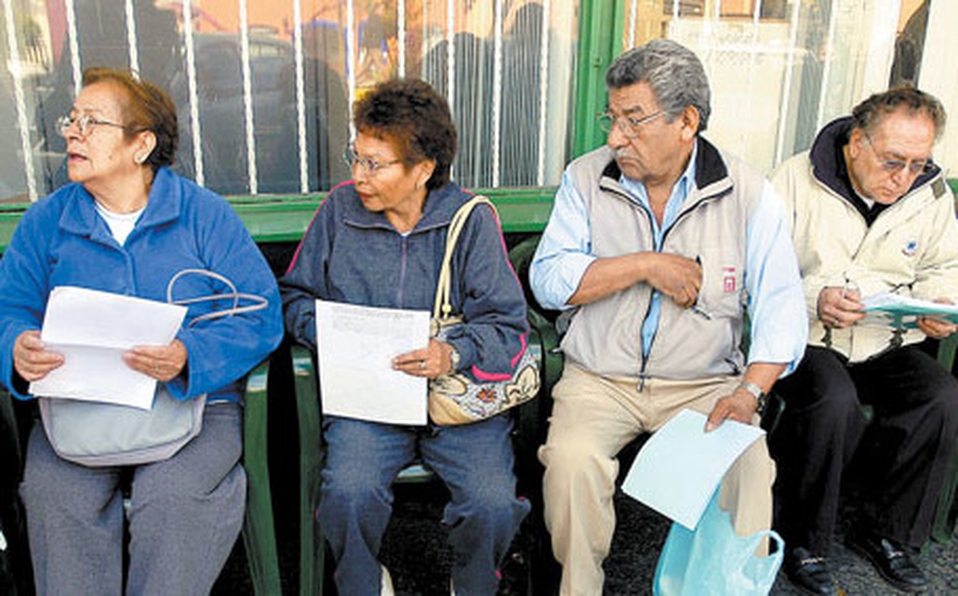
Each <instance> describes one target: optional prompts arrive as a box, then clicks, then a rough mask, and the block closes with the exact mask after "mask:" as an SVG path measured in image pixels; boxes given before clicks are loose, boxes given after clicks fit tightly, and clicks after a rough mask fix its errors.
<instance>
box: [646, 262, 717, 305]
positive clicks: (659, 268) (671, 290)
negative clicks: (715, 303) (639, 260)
mask: <svg viewBox="0 0 958 596" xmlns="http://www.w3.org/2000/svg"><path fill="white" fill-rule="evenodd" d="M642 256H643V258H646V259H649V269H648V277H647V281H648V283H649V285H651V286H652V287H653V288H655V289H656V290H658V291H659V292H661V293H662V294H664V295H666V296H668V297H669V298H671V299H672V301H673V302H675V303H676V304H677V305H679V306H681V307H682V308H690V307H691V306H693V305H694V304H695V301H696V300H698V297H699V290H700V289H701V288H702V266H701V265H699V263H698V262H696V261H695V260H693V259H689V258H687V257H683V256H680V255H676V254H671V253H643V255H642Z"/></svg>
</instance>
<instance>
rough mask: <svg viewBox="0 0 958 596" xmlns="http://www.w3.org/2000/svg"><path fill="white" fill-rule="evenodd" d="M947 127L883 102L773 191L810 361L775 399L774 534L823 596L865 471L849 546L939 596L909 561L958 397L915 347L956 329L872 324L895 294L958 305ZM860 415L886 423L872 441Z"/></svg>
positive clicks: (898, 101)
mask: <svg viewBox="0 0 958 596" xmlns="http://www.w3.org/2000/svg"><path fill="white" fill-rule="evenodd" d="M944 124H945V111H944V108H943V107H942V106H941V104H940V103H939V102H938V100H937V99H935V98H934V97H932V96H930V95H928V94H926V93H922V92H921V91H918V90H916V89H910V88H898V89H892V90H890V91H886V92H884V93H878V94H875V95H873V96H871V97H870V98H868V99H867V100H865V101H864V102H862V103H861V104H859V105H858V106H857V107H856V108H855V109H854V110H853V111H852V115H851V116H848V117H844V118H839V119H838V120H835V121H834V122H832V123H830V124H828V125H827V126H825V128H824V129H822V131H821V132H820V133H819V134H818V136H817V138H816V139H815V141H814V143H813V144H812V148H811V150H810V151H808V152H805V153H802V154H800V155H797V156H795V157H793V158H791V159H789V160H787V161H786V162H785V163H783V164H782V165H781V166H780V167H779V168H778V170H777V171H776V172H775V173H774V175H773V176H772V182H773V183H774V185H775V187H776V189H777V190H778V191H779V192H780V193H781V195H782V198H783V200H784V202H785V205H786V211H787V213H788V216H789V224H790V225H791V228H792V238H793V240H794V242H795V250H796V252H797V254H798V259H799V266H800V268H801V271H802V277H803V280H804V289H805V301H806V304H807V311H808V317H807V318H808V320H809V346H808V348H807V350H806V352H805V358H804V360H803V361H802V363H801V364H800V365H799V367H798V369H797V370H796V371H795V374H793V375H792V376H790V377H789V378H788V379H785V380H783V381H782V382H781V383H779V385H777V386H776V391H778V392H779V393H780V394H781V395H782V396H783V397H784V399H785V403H786V408H785V413H784V415H783V417H782V419H781V421H780V423H779V426H778V429H777V430H776V432H775V433H774V434H773V435H772V437H771V440H770V443H769V445H770V447H771V449H772V455H773V456H774V457H775V461H776V462H777V464H778V469H779V475H778V480H777V482H776V486H775V496H776V499H777V501H778V504H779V505H780V506H781V507H780V508H779V509H780V513H779V515H778V517H777V518H776V522H775V526H776V529H778V530H779V532H780V533H781V534H782V535H783V536H784V538H785V543H786V545H787V550H786V557H785V563H784V567H785V571H786V573H787V574H788V576H789V578H790V579H791V580H792V582H793V583H795V584H797V585H799V586H801V587H802V588H804V589H805V590H807V591H809V592H811V593H815V594H835V593H836V592H837V587H836V586H835V583H834V581H833V578H832V575H831V571H830V569H829V567H828V562H827V559H826V557H827V556H828V554H829V546H830V545H831V542H832V538H833V533H834V529H835V521H836V516H837V511H838V499H839V488H840V486H841V483H842V480H843V477H844V472H845V470H846V468H847V467H848V466H849V464H850V463H851V462H852V459H853V456H856V457H857V463H860V464H861V468H860V470H861V474H860V476H861V478H862V480H864V481H865V483H864V486H863V490H862V493H861V495H862V497H863V502H862V503H861V518H860V519H858V520H857V521H856V523H855V525H854V527H853V531H852V532H851V533H850V534H849V535H848V536H847V539H848V542H849V546H851V547H852V548H853V549H855V550H857V551H858V552H860V553H862V554H863V555H865V556H866V557H867V558H868V559H870V560H871V561H872V562H873V563H874V564H875V566H876V568H877V569H878V571H879V572H880V573H881V574H882V576H883V577H884V578H885V579H886V580H888V581H889V582H890V583H891V584H893V585H894V586H896V587H898V588H900V589H903V590H921V589H922V588H924V587H925V586H926V584H927V581H926V578H925V576H924V574H923V573H922V571H921V569H920V568H919V567H918V566H917V565H916V564H915V562H914V561H913V560H912V555H914V554H915V553H916V552H917V549H918V548H919V547H920V546H921V545H922V544H924V543H925V541H926V540H927V539H928V535H929V533H930V531H931V523H932V517H933V515H934V513H935V504H936V502H937V499H938V492H939V490H940V488H941V482H942V479H943V476H944V473H945V469H946V467H947V464H948V458H949V456H950V454H951V451H952V449H953V448H954V444H955V435H956V431H958V383H956V381H955V379H954V377H952V376H951V374H950V373H948V372H947V371H945V370H943V369H942V368H941V367H940V366H939V365H938V363H937V362H935V360H934V359H933V358H932V357H930V356H929V355H927V354H926V353H925V352H923V351H922V350H921V349H920V348H919V347H918V346H917V344H918V343H919V342H921V341H923V340H924V339H925V338H926V337H934V338H944V337H946V336H948V335H950V334H951V333H953V332H954V331H955V325H953V324H952V323H950V322H948V321H943V320H939V319H936V318H926V319H918V320H917V326H915V325H914V323H913V324H912V325H911V326H910V327H906V326H903V325H901V324H900V322H892V321H889V320H886V319H876V318H875V317H869V316H866V314H865V313H864V312H862V309H863V307H864V304H863V301H864V300H865V298H868V297H872V296H875V295H878V294H882V293H892V294H894V295H897V296H901V297H909V298H921V299H924V300H928V301H942V302H953V301H956V300H958V224H956V222H955V207H954V198H953V197H952V194H951V191H950V190H949V189H948V185H947V184H946V183H945V180H944V178H943V173H942V171H941V169H940V168H939V167H938V166H937V165H935V164H934V163H933V162H932V161H931V151H932V146H933V145H934V142H935V139H936V138H937V136H938V135H940V134H941V132H942V129H943V127H944ZM862 404H871V405H872V408H873V410H874V414H875V416H874V421H873V422H872V423H871V424H870V425H868V427H867V428H866V425H865V418H864V416H863V415H862V409H861V405H862ZM856 450H857V454H856Z"/></svg>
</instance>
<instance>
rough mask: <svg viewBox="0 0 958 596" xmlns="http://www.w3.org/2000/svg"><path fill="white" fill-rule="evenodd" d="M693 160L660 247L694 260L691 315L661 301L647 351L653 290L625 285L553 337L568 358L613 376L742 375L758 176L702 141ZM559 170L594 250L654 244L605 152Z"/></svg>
mask: <svg viewBox="0 0 958 596" xmlns="http://www.w3.org/2000/svg"><path fill="white" fill-rule="evenodd" d="M696 159H697V161H696V169H695V171H696V175H695V185H694V188H693V189H692V190H691V191H690V193H689V196H688V198H687V199H686V201H685V203H684V204H683V206H682V209H681V212H680V214H679V216H678V217H677V219H676V221H675V223H674V224H673V225H672V226H671V227H670V228H669V229H668V230H667V231H666V232H665V237H664V239H663V244H662V252H668V253H673V254H678V255H682V256H685V257H688V258H690V259H698V261H699V262H700V263H701V266H702V288H701V290H700V292H699V297H698V302H697V312H696V310H692V309H687V308H680V307H679V306H677V305H676V304H675V303H674V302H673V301H671V300H662V301H661V311H660V316H659V323H658V331H657V332H656V335H655V337H654V339H653V340H652V344H651V347H650V350H649V354H648V356H647V358H646V357H644V356H643V354H642V323H643V321H644V320H645V318H646V316H647V313H648V310H649V304H650V298H651V296H652V287H651V286H650V285H648V284H636V285H633V286H631V287H629V288H627V289H625V290H623V291H620V292H615V293H613V294H610V295H608V296H605V297H603V298H601V299H599V300H596V301H594V302H591V303H589V304H585V305H582V306H581V307H579V308H578V310H577V312H576V313H575V314H574V316H573V317H572V321H571V324H570V327H569V330H568V332H567V333H566V335H565V338H564V339H563V342H562V349H563V351H564V352H565V354H566V357H567V358H568V359H569V360H570V361H572V362H574V363H576V364H578V365H580V366H582V367H584V368H586V369H587V370H590V371H592V372H595V373H597V374H600V375H604V376H619V377H643V378H644V377H655V378H664V379H676V380H688V379H698V378H703V377H709V376H720V375H737V374H740V373H741V372H742V370H743V368H744V361H745V358H744V355H743V353H742V351H741V349H740V344H741V339H742V332H743V323H744V318H745V309H744V305H745V303H746V301H747V297H746V292H745V284H744V280H743V274H744V271H745V265H746V263H745V260H746V225H747V223H748V220H749V217H750V215H751V213H752V210H753V209H754V207H755V205H756V203H757V201H758V199H759V197H760V196H761V195H762V191H763V185H764V184H765V181H764V177H763V176H762V175H761V174H760V173H759V172H758V171H757V170H755V169H754V168H752V167H750V166H749V165H747V164H746V163H745V162H743V161H741V160H739V159H737V158H733V157H731V156H727V155H724V154H722V153H720V152H719V150H718V149H716V148H715V147H714V146H713V145H712V144H710V143H709V142H708V141H706V140H705V139H702V138H699V140H698V153H697V158H696ZM568 172H569V174H570V177H571V179H572V181H573V183H574V184H575V187H576V190H577V191H578V192H579V194H580V195H581V196H582V198H583V200H584V202H585V208H586V211H587V212H588V217H589V224H590V227H591V238H592V253H593V254H594V255H595V256H596V257H599V258H603V257H614V256H619V255H623V254H628V253H634V252H638V251H654V250H655V245H654V238H653V230H652V221H651V219H650V218H651V214H649V213H648V211H646V210H645V209H644V208H642V206H641V205H640V204H639V203H638V202H636V201H635V199H633V198H632V197H631V195H630V194H629V193H628V192H627V191H626V190H625V189H624V188H623V187H622V186H621V185H620V184H619V182H618V180H619V179H620V176H621V172H620V171H619V168H618V166H617V165H616V163H615V160H614V159H613V154H612V151H611V150H610V149H608V148H607V147H603V148H601V149H598V150H596V151H593V152H591V153H589V154H587V155H585V156H583V157H581V158H579V159H578V160H576V161H575V162H573V163H572V164H571V165H570V167H569V170H568Z"/></svg>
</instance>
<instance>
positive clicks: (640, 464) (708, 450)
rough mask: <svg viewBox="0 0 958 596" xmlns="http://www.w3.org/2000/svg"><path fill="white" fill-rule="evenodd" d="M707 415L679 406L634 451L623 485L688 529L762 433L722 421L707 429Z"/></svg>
mask: <svg viewBox="0 0 958 596" xmlns="http://www.w3.org/2000/svg"><path fill="white" fill-rule="evenodd" d="M706 419H707V418H706V416H705V415H704V414H700V413H698V412H693V411H692V410H682V411H681V412H679V413H678V414H677V415H676V416H675V417H674V418H672V420H670V421H669V422H667V423H666V424H665V426H663V427H662V428H660V429H659V430H658V431H657V432H656V433H654V434H653V435H652V436H651V438H649V440H648V441H646V443H645V445H643V446H642V450H641V451H639V454H638V456H636V458H635V462H634V463H633V464H632V468H631V469H630V470H629V473H628V475H627V476H626V478H625V482H624V483H623V484H622V490H623V491H624V492H625V494H627V495H629V496H630V497H632V498H634V499H638V500H639V501H641V502H642V503H645V504H646V505H648V506H649V507H651V508H652V509H654V510H656V511H658V512H659V513H661V514H663V515H665V516H666V517H668V518H669V519H672V520H673V521H676V522H678V523H680V524H682V525H683V526H685V527H686V528H688V529H690V530H695V526H696V525H698V523H699V518H700V517H702V512H704V511H705V507H706V505H708V503H709V499H710V498H711V497H712V494H713V493H714V492H715V488H716V487H717V486H718V484H719V482H720V481H721V480H722V477H723V476H724V475H725V472H726V471H727V470H728V469H729V467H730V466H731V465H732V464H733V463H734V462H735V460H736V459H738V457H739V456H740V455H741V454H742V452H744V451H745V450H746V449H747V448H748V446H749V445H751V444H752V443H754V442H755V441H757V440H758V439H759V438H761V437H762V436H763V435H764V434H765V431H763V430H762V429H761V428H759V427H757V426H751V425H748V424H742V423H740V422H734V421H731V420H726V421H725V422H723V423H722V424H721V426H719V427H718V428H716V429H715V430H713V431H711V432H708V433H706V432H705V421H706Z"/></svg>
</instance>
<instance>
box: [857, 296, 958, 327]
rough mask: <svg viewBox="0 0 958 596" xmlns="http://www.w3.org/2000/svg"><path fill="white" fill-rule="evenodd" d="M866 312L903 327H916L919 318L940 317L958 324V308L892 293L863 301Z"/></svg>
mask: <svg viewBox="0 0 958 596" xmlns="http://www.w3.org/2000/svg"><path fill="white" fill-rule="evenodd" d="M862 304H864V305H865V312H867V313H875V315H877V316H880V317H882V318H883V319H884V321H885V322H886V323H887V322H889V321H890V322H891V324H893V325H896V326H901V327H915V326H916V325H917V324H918V317H940V318H944V319H948V320H949V321H951V322H952V323H958V306H956V305H954V304H942V303H940V302H932V301H930V300H919V299H917V298H910V297H908V296H899V295H898V294H893V293H890V292H885V293H882V294H875V295H874V296H868V297H867V298H864V299H862Z"/></svg>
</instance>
